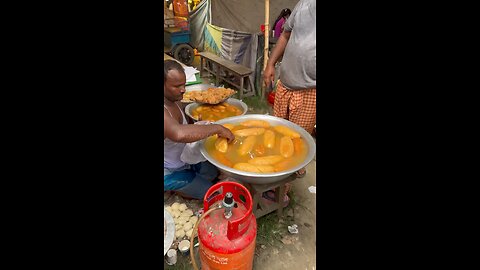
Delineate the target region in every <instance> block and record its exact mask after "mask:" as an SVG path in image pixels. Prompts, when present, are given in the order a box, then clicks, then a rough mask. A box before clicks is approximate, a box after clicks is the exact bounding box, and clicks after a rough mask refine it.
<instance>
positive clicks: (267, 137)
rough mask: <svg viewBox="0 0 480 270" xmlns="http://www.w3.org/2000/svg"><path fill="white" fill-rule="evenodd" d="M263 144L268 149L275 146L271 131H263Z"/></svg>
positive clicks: (273, 135)
mask: <svg viewBox="0 0 480 270" xmlns="http://www.w3.org/2000/svg"><path fill="white" fill-rule="evenodd" d="M263 144H264V145H265V146H266V147H267V148H270V149H272V148H273V147H274V146H275V133H274V132H273V131H271V130H265V134H263Z"/></svg>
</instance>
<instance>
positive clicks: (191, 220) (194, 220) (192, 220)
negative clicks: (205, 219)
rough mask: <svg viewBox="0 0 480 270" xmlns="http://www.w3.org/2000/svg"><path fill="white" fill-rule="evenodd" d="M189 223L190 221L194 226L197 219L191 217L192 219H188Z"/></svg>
mask: <svg viewBox="0 0 480 270" xmlns="http://www.w3.org/2000/svg"><path fill="white" fill-rule="evenodd" d="M189 221H190V222H191V223H192V224H195V223H197V221H198V217H196V216H192V217H190V220H189Z"/></svg>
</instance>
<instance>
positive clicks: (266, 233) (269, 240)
mask: <svg viewBox="0 0 480 270" xmlns="http://www.w3.org/2000/svg"><path fill="white" fill-rule="evenodd" d="M288 196H289V197H290V203H289V204H288V206H287V207H285V208H284V209H283V218H282V220H283V221H280V220H279V218H278V215H277V212H276V211H274V212H272V213H270V214H268V215H265V216H263V217H261V218H259V219H257V244H256V245H257V247H259V246H260V245H266V246H277V244H278V242H280V243H282V242H281V239H282V238H283V236H284V235H286V234H288V233H289V232H288V229H287V226H289V225H291V224H293V222H294V221H295V212H293V213H294V214H293V217H287V213H288V211H289V210H290V209H292V210H293V211H295V205H296V204H297V202H296V199H295V194H294V192H293V191H290V192H289V193H288ZM282 244H283V243H282Z"/></svg>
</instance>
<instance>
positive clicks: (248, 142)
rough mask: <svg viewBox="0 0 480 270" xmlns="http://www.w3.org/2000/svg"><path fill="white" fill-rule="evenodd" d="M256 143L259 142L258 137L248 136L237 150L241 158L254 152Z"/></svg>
mask: <svg viewBox="0 0 480 270" xmlns="http://www.w3.org/2000/svg"><path fill="white" fill-rule="evenodd" d="M256 141H257V137H256V136H248V137H247V138H246V139H245V140H243V143H242V144H241V145H240V147H238V149H237V152H238V154H239V155H240V156H244V155H246V154H247V153H248V152H250V151H252V149H253V146H254V145H255V142H256ZM292 147H293V145H292Z"/></svg>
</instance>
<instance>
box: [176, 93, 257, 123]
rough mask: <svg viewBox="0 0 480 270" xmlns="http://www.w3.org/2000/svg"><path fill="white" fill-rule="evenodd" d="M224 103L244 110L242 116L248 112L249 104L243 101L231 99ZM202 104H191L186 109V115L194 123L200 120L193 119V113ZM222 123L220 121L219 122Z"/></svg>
mask: <svg viewBox="0 0 480 270" xmlns="http://www.w3.org/2000/svg"><path fill="white" fill-rule="evenodd" d="M224 102H226V103H228V104H231V105H234V106H236V107H238V108H241V110H242V114H241V115H245V114H246V113H247V110H248V106H247V104H245V103H244V102H243V101H241V100H238V99H236V98H229V99H227V100H225V101H224ZM200 105H202V104H199V103H196V102H194V103H190V104H188V105H187V106H186V107H185V113H186V114H187V115H188V117H190V118H191V119H192V120H193V121H194V122H197V121H198V120H197V119H195V118H193V116H192V114H191V112H192V111H193V110H194V109H195V108H197V107H198V106H200ZM219 121H220V120H219Z"/></svg>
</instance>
